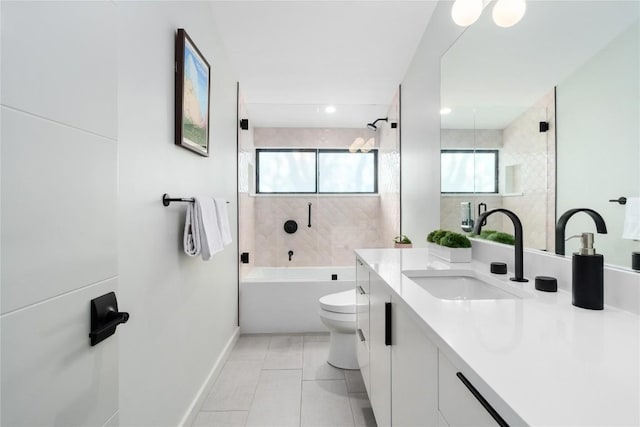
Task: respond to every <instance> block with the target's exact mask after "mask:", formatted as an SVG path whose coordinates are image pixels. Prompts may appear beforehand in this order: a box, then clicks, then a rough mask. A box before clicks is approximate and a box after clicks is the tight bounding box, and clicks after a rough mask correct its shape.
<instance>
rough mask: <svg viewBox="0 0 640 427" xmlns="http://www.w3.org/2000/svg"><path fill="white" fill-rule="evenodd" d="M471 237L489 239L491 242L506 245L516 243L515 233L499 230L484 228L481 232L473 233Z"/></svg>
mask: <svg viewBox="0 0 640 427" xmlns="http://www.w3.org/2000/svg"><path fill="white" fill-rule="evenodd" d="M470 236H471V237H477V238H479V239H484V240H489V241H491V242H497V243H504V244H505V245H515V243H516V239H515V238H514V237H513V234H509V233H503V232H502V231H497V230H482V231H481V232H480V234H479V235H478V234H471V235H470Z"/></svg>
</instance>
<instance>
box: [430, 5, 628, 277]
mask: <svg viewBox="0 0 640 427" xmlns="http://www.w3.org/2000/svg"><path fill="white" fill-rule="evenodd" d="M639 12H640V2H637V1H571V2H567V1H544V2H528V10H527V14H526V15H525V17H524V18H523V20H522V21H521V22H520V23H518V24H517V25H515V26H514V27H511V28H509V29H501V28H498V27H496V26H495V25H494V24H493V23H492V22H491V17H490V16H488V15H489V14H483V16H481V18H480V19H479V20H478V21H477V22H476V23H475V24H474V25H472V26H470V27H469V28H468V29H467V30H466V31H465V32H464V33H463V34H462V36H461V37H460V38H459V39H458V40H457V41H456V43H455V44H454V45H453V46H452V47H451V48H450V49H449V51H448V52H447V53H446V54H445V55H444V56H443V58H442V64H441V65H442V87H441V96H442V99H441V103H442V105H441V106H442V107H443V108H444V107H448V108H450V109H451V112H450V113H449V114H446V115H442V131H441V138H442V140H441V144H442V150H451V149H457V150H475V151H477V152H480V150H487V149H493V150H498V167H497V178H498V192H497V193H494V194H489V193H484V194H480V193H479V191H478V188H474V189H473V191H470V192H468V193H465V194H451V193H447V192H445V191H444V190H445V189H444V188H443V194H442V201H441V209H442V212H441V226H442V227H443V228H449V229H459V228H460V227H461V222H462V221H463V220H464V219H463V218H462V217H461V203H465V202H469V203H471V204H472V209H471V210H472V213H473V214H474V216H475V217H477V206H478V205H479V204H480V203H486V205H487V208H488V209H494V208H498V207H503V208H506V209H509V210H512V211H514V212H516V213H517V214H518V216H519V217H520V218H521V220H522V223H523V227H524V233H525V236H524V244H525V246H526V247H529V248H533V249H543V250H549V251H553V250H554V246H555V242H554V239H555V236H554V229H555V222H556V218H557V217H558V216H560V215H561V214H562V213H563V212H565V211H566V210H568V209H571V208H591V209H594V210H596V211H597V212H599V213H600V214H601V215H602V216H603V217H604V219H605V221H606V223H607V227H608V229H609V233H608V234H607V235H600V234H596V237H595V247H596V250H597V251H598V252H600V253H603V254H604V256H605V262H606V263H609V264H614V265H619V266H625V267H629V266H630V265H631V253H632V252H633V251H640V242H638V240H633V239H630V238H627V239H623V238H622V236H623V234H625V232H624V230H623V228H624V223H625V216H627V218H629V217H633V216H634V215H635V216H637V217H640V212H638V213H634V212H630V210H629V209H627V208H626V207H625V206H622V205H619V204H618V203H610V202H609V200H610V199H617V198H618V197H621V196H624V197H627V198H633V197H639V196H640V168H638V162H639V161H640V127H639V118H640V111H639V104H640V102H639V100H640V95H639V80H640V78H639V76H640V69H639V66H638V62H639V51H640V48H639V42H638V40H639V37H640V35H639V30H638V16H639V15H640V13H639ZM479 164H480V163H479V161H478V160H475V161H474V164H473V167H469V168H467V170H468V173H469V174H473V175H474V176H475V175H476V174H477V173H479V172H481V171H480V170H479ZM442 173H443V182H444V179H445V175H446V174H448V173H451V171H450V169H446V170H445V168H444V164H443V172H442ZM483 173H485V174H486V171H484V172H483ZM472 181H474V182H475V180H472ZM473 219H474V218H471V220H473ZM496 220H499V219H498V218H496V219H495V220H494V223H491V221H492V219H491V218H490V219H489V224H488V225H487V226H485V227H484V228H485V229H486V228H494V229H497V230H503V231H506V232H509V233H511V232H512V227H511V226H510V224H507V223H504V222H502V223H499V222H496ZM585 231H587V232H594V231H595V229H594V225H593V223H592V222H591V221H590V218H588V217H587V216H586V215H576V216H575V217H574V218H572V219H571V221H570V222H569V224H568V226H567V233H566V235H567V236H570V235H573V234H579V233H581V232H585ZM625 235H626V236H627V237H633V236H630V234H629V233H626V234H625ZM638 239H640V236H638ZM576 245H577V244H576V243H573V242H569V243H567V254H569V255H570V254H571V252H574V251H576V250H577V246H576Z"/></svg>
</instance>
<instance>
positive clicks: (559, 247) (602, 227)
mask: <svg viewBox="0 0 640 427" xmlns="http://www.w3.org/2000/svg"><path fill="white" fill-rule="evenodd" d="M578 212H584V213H586V214H588V215H589V216H590V217H591V218H593V222H595V223H596V230H597V231H598V233H600V234H607V225H606V224H605V223H604V219H603V218H602V216H600V214H599V213H598V212H596V211H594V210H593V209H588V208H578V209H569V210H568V211H566V212H565V213H563V214H562V216H560V218H558V223H557V224H556V253H557V254H558V255H564V242H565V240H564V235H565V229H566V228H567V222H568V221H569V218H571V217H572V216H573V215H574V214H576V213H578Z"/></svg>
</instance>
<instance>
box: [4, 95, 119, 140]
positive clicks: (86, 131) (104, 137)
mask: <svg viewBox="0 0 640 427" xmlns="http://www.w3.org/2000/svg"><path fill="white" fill-rule="evenodd" d="M0 106H1V107H2V108H6V109H7V110H10V111H13V112H16V113H22V114H25V115H27V116H31V117H35V118H38V119H40V120H44V121H46V122H49V123H54V124H56V125H58V126H62V127H65V128H67V129H72V130H75V131H78V132H84V133H88V134H90V135H93V136H98V137H100V138H102V139H106V140H108V141H110V142H118V139H117V137H116V138H113V137H110V136H106V135H102V134H100V133H97V132H94V131H91V130H88V129H83V128H79V127H77V126H74V125H72V124H69V123H65V122H61V121H59V120H56V119H52V118H49V117H46V116H42V115H40V114H37V113H33V112H30V111H26V110H22V109H20V108H17V107H12V106H10V105H8V104H0Z"/></svg>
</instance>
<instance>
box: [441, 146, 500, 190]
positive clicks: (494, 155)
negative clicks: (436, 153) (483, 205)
mask: <svg viewBox="0 0 640 427" xmlns="http://www.w3.org/2000/svg"><path fill="white" fill-rule="evenodd" d="M440 166H441V168H440V173H441V180H440V184H441V187H440V191H441V192H442V193H497V192H498V150H442V152H441V164H440Z"/></svg>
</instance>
